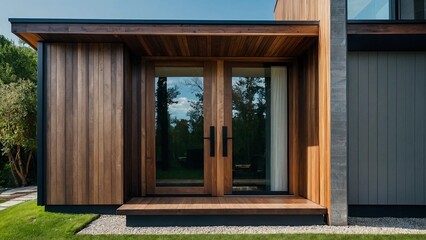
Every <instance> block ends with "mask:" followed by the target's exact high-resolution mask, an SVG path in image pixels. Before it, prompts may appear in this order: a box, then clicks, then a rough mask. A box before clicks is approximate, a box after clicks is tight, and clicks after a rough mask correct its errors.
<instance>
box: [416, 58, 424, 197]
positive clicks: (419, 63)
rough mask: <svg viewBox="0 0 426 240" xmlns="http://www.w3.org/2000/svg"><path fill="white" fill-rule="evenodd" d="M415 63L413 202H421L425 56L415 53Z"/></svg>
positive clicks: (422, 190) (422, 192) (422, 191)
mask: <svg viewBox="0 0 426 240" xmlns="http://www.w3.org/2000/svg"><path fill="white" fill-rule="evenodd" d="M415 61H416V65H415V69H416V70H415V75H416V77H415V91H416V92H415V102H414V104H415V129H416V131H415V153H414V154H415V168H414V170H415V173H414V176H415V177H416V179H415V202H416V204H422V203H423V202H425V200H424V181H425V178H424V174H423V173H424V172H423V169H424V160H423V159H424V158H425V156H424V139H425V135H424V132H425V125H424V119H425V105H424V102H425V97H424V96H425V95H424V94H425V76H426V74H425V69H424V67H425V56H424V55H422V54H416V59H415Z"/></svg>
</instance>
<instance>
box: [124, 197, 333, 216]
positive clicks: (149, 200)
mask: <svg viewBox="0 0 426 240" xmlns="http://www.w3.org/2000/svg"><path fill="white" fill-rule="evenodd" d="M326 213H327V209H326V208H325V207H323V206H321V205H319V204H316V203H314V202H312V201H310V200H307V199H305V198H302V197H299V196H225V197H139V198H132V199H130V201H128V202H127V203H125V204H123V205H122V206H121V207H119V208H118V209H117V214H120V215H139V216H156V215H157V216H164V215H323V214H326Z"/></svg>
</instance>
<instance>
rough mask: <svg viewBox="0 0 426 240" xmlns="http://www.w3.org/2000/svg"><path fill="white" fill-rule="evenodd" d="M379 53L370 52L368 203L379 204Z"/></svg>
mask: <svg viewBox="0 0 426 240" xmlns="http://www.w3.org/2000/svg"><path fill="white" fill-rule="evenodd" d="M377 70H378V68H377V53H376V52H370V53H369V54H368V169H367V171H368V203H373V204H377V127H378V124H377Z"/></svg>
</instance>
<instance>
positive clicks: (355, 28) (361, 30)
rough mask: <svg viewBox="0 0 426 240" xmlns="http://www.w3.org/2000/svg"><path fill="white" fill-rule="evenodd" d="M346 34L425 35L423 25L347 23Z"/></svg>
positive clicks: (425, 27)
mask: <svg viewBox="0 0 426 240" xmlns="http://www.w3.org/2000/svg"><path fill="white" fill-rule="evenodd" d="M347 33H348V34H349V35H355V34H426V24H425V23H410V24H401V23H384V24H381V23H365V24H363V23H348V25H347Z"/></svg>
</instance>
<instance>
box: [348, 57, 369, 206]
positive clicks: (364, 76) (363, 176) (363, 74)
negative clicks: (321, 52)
mask: <svg viewBox="0 0 426 240" xmlns="http://www.w3.org/2000/svg"><path fill="white" fill-rule="evenodd" d="M358 65H359V67H358V76H359V79H358V80H359V85H358V94H359V97H358V104H359V110H358V131H359V133H358V134H359V135H358V136H359V139H358V143H359V148H358V155H359V158H358V160H359V161H358V162H359V164H358V179H359V184H358V186H357V187H358V201H359V204H368V203H369V201H368V200H369V196H368V193H369V187H370V185H369V179H368V167H369V164H368V162H369V161H368V160H369V159H368V153H369V151H368V146H369V143H368V112H369V111H368V108H369V105H368V86H369V84H368V80H369V79H368V68H369V62H368V53H364V52H363V53H359V59H358ZM349 121H350V120H349Z"/></svg>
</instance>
